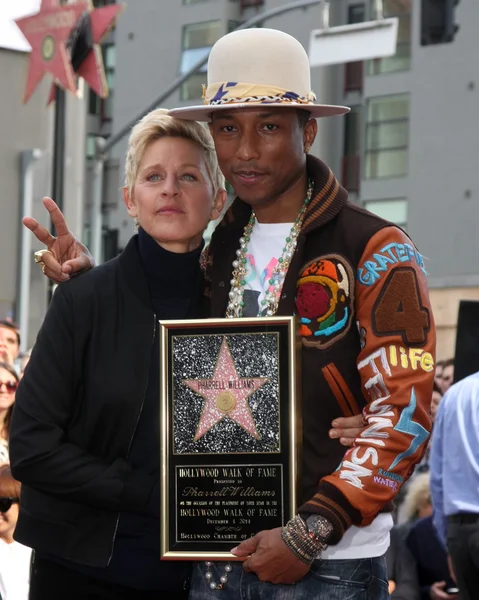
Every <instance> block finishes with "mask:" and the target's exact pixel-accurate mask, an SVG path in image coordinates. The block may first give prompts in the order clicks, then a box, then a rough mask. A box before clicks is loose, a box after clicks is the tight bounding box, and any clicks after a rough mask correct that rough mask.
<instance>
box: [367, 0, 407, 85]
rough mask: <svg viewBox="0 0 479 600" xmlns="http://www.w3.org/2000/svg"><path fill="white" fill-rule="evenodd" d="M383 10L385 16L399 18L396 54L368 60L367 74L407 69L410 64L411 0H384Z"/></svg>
mask: <svg viewBox="0 0 479 600" xmlns="http://www.w3.org/2000/svg"><path fill="white" fill-rule="evenodd" d="M372 6H373V8H374V2H372ZM383 10H384V16H385V17H398V18H399V24H398V39H397V46H396V54H395V55H394V56H387V57H384V58H376V59H374V60H369V61H368V63H367V74H368V75H380V74H381V73H394V72H396V71H407V70H408V69H409V68H410V66H411V0H384V2H383ZM373 15H374V13H373Z"/></svg>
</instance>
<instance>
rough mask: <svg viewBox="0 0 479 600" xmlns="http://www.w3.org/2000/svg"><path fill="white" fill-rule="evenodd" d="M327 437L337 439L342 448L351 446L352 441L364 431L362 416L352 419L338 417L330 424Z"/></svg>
mask: <svg viewBox="0 0 479 600" xmlns="http://www.w3.org/2000/svg"><path fill="white" fill-rule="evenodd" d="M331 426H332V427H333V428H332V429H330V430H329V437H330V438H333V439H338V438H339V441H340V443H341V444H342V445H343V446H352V445H353V442H354V440H355V439H356V438H357V437H358V435H359V434H360V433H361V431H362V430H363V429H364V421H363V415H355V416H354V417H339V418H338V419H334V421H333V422H332V423H331Z"/></svg>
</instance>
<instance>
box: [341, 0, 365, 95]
mask: <svg viewBox="0 0 479 600" xmlns="http://www.w3.org/2000/svg"><path fill="white" fill-rule="evenodd" d="M364 17H365V6H364V4H350V5H349V6H348V25H351V24H353V23H362V22H363V21H364ZM362 89H363V61H361V60H360V61H355V62H350V63H347V64H346V65H345V66H344V92H345V93H347V92H361V91H362Z"/></svg>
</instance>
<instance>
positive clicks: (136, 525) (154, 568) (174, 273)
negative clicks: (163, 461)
mask: <svg viewBox="0 0 479 600" xmlns="http://www.w3.org/2000/svg"><path fill="white" fill-rule="evenodd" d="M138 250H139V253H140V258H141V263H142V265H143V269H144V271H145V274H146V278H147V281H148V287H149V289H150V297H151V304H152V310H153V312H154V314H155V317H156V319H155V321H156V326H155V336H154V341H153V344H152V351H151V364H150V375H149V379H148V387H147V390H146V394H145V398H144V403H143V408H142V412H141V416H140V419H139V421H138V427H137V430H136V432H135V436H134V438H133V442H132V445H131V450H130V454H129V459H128V460H129V462H130V463H131V465H132V467H133V469H135V470H137V469H139V470H141V471H146V472H147V473H149V474H151V475H154V474H158V478H157V480H158V482H159V471H160V439H159V431H160V428H159V423H160V408H159V397H160V394H159V350H158V348H159V334H158V330H159V327H158V321H163V320H170V319H186V318H199V317H201V316H202V315H201V314H200V309H201V300H202V294H203V276H202V272H201V269H200V266H199V259H200V254H201V250H202V246H201V247H199V248H197V249H196V250H193V251H192V252H187V253H185V254H178V253H174V252H169V251H168V250H165V249H164V248H162V247H161V246H160V245H159V244H157V243H156V241H155V240H154V239H153V238H152V237H151V236H150V235H148V234H147V233H146V232H145V231H144V230H143V229H141V228H140V229H139V231H138ZM149 509H150V512H151V516H147V515H145V516H142V515H135V514H133V513H124V514H122V515H120V522H119V526H118V532H117V540H116V544H115V549H114V551H113V558H112V563H111V565H110V568H111V570H112V574H113V573H114V574H115V578H116V581H117V582H118V583H122V584H123V585H129V586H130V587H135V588H138V589H141V588H143V589H150V590H155V589H158V590H160V589H169V588H171V589H172V591H173V590H174V589H175V588H176V589H178V588H177V586H178V584H180V585H181V586H183V580H184V578H185V574H186V565H185V564H184V563H183V564H182V563H181V562H178V563H171V562H170V561H168V562H159V555H160V527H159V512H160V489H159V485H158V486H157V487H155V488H154V489H153V492H152V494H151V497H150V503H149ZM153 515H154V516H153ZM125 561H129V562H131V561H135V562H136V565H135V568H131V567H132V566H133V565H131V564H130V566H129V568H128V570H127V571H126V569H125V564H124V563H125ZM126 572H128V573H132V574H135V578H134V579H135V580H132V581H126V580H125V579H124V577H125V573H126ZM118 578H120V579H118Z"/></svg>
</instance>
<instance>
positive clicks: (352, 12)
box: [348, 4, 365, 25]
mask: <svg viewBox="0 0 479 600" xmlns="http://www.w3.org/2000/svg"><path fill="white" fill-rule="evenodd" d="M364 17H365V6H364V4H350V5H349V6H348V25H351V24H352V23H362V22H363V21H364Z"/></svg>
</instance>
